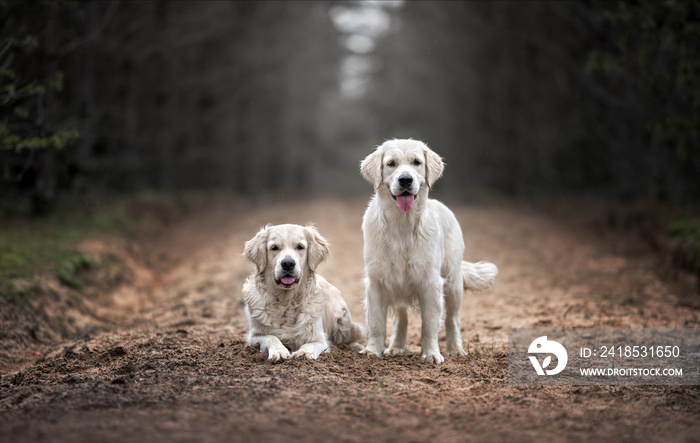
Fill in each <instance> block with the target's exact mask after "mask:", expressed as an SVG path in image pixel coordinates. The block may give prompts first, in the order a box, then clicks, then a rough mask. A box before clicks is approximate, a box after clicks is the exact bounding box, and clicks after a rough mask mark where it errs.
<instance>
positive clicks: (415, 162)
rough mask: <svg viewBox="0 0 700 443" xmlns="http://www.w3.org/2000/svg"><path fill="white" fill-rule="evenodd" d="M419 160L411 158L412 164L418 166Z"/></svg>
mask: <svg viewBox="0 0 700 443" xmlns="http://www.w3.org/2000/svg"><path fill="white" fill-rule="evenodd" d="M420 165H421V162H420V160H413V166H420Z"/></svg>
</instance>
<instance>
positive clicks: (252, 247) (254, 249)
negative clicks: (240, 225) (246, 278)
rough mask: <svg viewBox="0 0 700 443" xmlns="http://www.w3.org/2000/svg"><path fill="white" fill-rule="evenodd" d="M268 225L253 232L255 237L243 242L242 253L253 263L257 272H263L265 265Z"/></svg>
mask: <svg viewBox="0 0 700 443" xmlns="http://www.w3.org/2000/svg"><path fill="white" fill-rule="evenodd" d="M269 227H270V225H267V226H265V227H264V228H262V229H261V230H259V231H258V233H257V234H255V237H253V238H251V239H250V240H248V241H247V242H245V248H244V249H243V255H245V258H247V259H248V260H250V261H252V262H253V263H255V267H257V268H258V272H263V271H264V270H265V267H266V266H267V238H268V235H269V229H268V228H269Z"/></svg>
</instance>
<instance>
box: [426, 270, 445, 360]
mask: <svg viewBox="0 0 700 443" xmlns="http://www.w3.org/2000/svg"><path fill="white" fill-rule="evenodd" d="M432 280H433V281H432V284H428V286H427V287H426V288H425V290H423V291H422V292H421V295H420V313H421V355H420V358H421V360H423V361H424V362H426V363H435V364H438V363H442V362H444V361H445V358H444V357H443V356H442V354H440V346H439V345H438V333H439V332H440V320H441V318H442V305H443V298H444V296H443V290H442V284H443V283H442V279H441V278H440V275H439V273H438V274H437V277H436V278H433V279H432Z"/></svg>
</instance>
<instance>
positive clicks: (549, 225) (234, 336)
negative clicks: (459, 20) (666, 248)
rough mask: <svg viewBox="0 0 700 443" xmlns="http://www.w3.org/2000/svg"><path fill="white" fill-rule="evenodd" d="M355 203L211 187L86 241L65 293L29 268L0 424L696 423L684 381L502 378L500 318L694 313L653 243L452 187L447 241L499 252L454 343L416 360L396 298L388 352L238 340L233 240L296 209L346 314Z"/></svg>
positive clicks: (166, 435)
mask: <svg viewBox="0 0 700 443" xmlns="http://www.w3.org/2000/svg"><path fill="white" fill-rule="evenodd" d="M365 205H366V201H363V200H350V201H342V202H340V201H336V200H317V201H311V202H302V203H295V204H284V205H279V204H269V205H257V206H253V205H250V204H245V203H242V202H240V201H231V200H222V201H220V204H219V205H218V207H217V209H216V210H213V211H208V212H206V213H203V214H202V215H196V216H192V217H189V218H188V219H187V220H185V221H183V222H180V223H176V224H173V225H171V226H169V227H167V228H165V229H163V230H162V232H159V233H152V235H150V236H148V238H139V239H138V241H133V240H130V241H126V240H123V239H116V238H102V239H99V240H93V241H91V242H88V243H86V244H85V245H84V249H85V250H86V251H87V252H91V253H92V254H93V255H95V256H101V254H102V255H104V254H103V253H104V252H105V251H108V252H109V253H110V254H112V255H113V256H116V257H117V258H118V260H117V261H118V263H119V266H115V267H112V268H109V269H110V270H109V271H105V270H102V271H99V272H102V273H103V274H99V272H98V274H97V277H94V280H95V281H93V284H92V286H91V288H92V289H91V290H86V291H85V292H84V296H85V299H84V300H82V301H75V299H76V297H75V296H73V297H68V296H67V295H66V291H65V290H63V289H61V288H60V287H56V286H51V284H49V283H47V284H46V285H44V286H43V288H44V290H43V291H44V292H43V293H41V294H38V295H35V296H34V298H33V299H32V300H30V301H29V302H27V303H28V304H29V305H30V306H29V307H27V306H24V308H21V307H17V306H14V305H11V304H10V303H5V304H4V306H3V308H2V311H1V312H0V314H2V315H3V319H2V327H3V329H4V331H3V334H2V336H3V341H4V342H5V343H4V344H3V346H2V351H3V353H4V354H5V355H3V356H0V364H1V366H0V371H1V372H0V375H1V378H0V386H1V389H0V441H8V442H10V441H11V442H19V441H72V442H83V441H231V440H232V441H293V440H299V441H329V440H338V441H477V440H479V441H481V440H489V441H491V440H496V441H521V440H522V441H532V440H545V441H581V440H601V441H603V440H604V441H639V440H643V441H664V442H666V441H698V439H699V437H698V436H699V435H700V390H699V389H698V387H695V386H690V387H688V386H685V387H680V386H678V387H647V386H637V387H614V386H588V387H580V386H578V387H577V386H572V387H517V386H510V385H509V384H508V380H507V370H506V369H507V362H506V342H507V333H508V328H509V327H683V328H697V327H700V323H699V322H700V320H699V318H700V316H699V315H698V310H697V309H696V308H695V307H694V306H693V305H692V304H688V303H685V302H683V300H685V298H684V297H682V295H683V294H680V293H679V292H678V291H679V289H678V288H677V287H676V286H672V285H671V284H669V283H667V282H665V281H664V280H662V279H661V278H660V277H659V259H658V258H657V257H656V256H654V255H652V254H651V253H649V252H648V251H646V250H644V249H643V248H642V249H635V251H634V253H632V254H630V253H625V254H622V253H620V252H619V250H618V249H617V248H615V247H613V245H611V242H609V241H606V240H604V239H603V237H602V236H601V235H599V234H596V233H595V231H593V230H590V229H584V228H583V227H582V225H581V224H578V225H577V224H571V223H564V222H562V221H560V220H561V219H558V218H557V219H555V218H552V217H546V216H543V215H541V214H538V213H536V212H534V211H531V210H525V209H518V208H516V207H514V206H513V205H511V204H490V205H471V206H467V205H457V204H452V205H451V207H452V209H453V210H454V211H455V213H456V214H457V216H458V218H459V220H460V222H461V224H462V228H463V231H464V233H465V240H466V243H467V252H466V256H465V258H466V259H467V260H479V259H487V260H490V261H493V262H494V263H496V264H498V266H499V268H500V271H501V273H500V275H499V277H498V279H497V283H496V285H495V287H494V288H493V289H492V290H490V291H488V292H486V293H476V294H466V295H465V301H464V304H463V307H462V319H463V337H464V338H465V340H466V342H467V346H466V347H468V350H469V355H468V356H466V357H460V358H450V357H448V358H447V359H446V362H445V363H444V364H441V365H438V366H433V365H428V364H424V363H422V362H421V361H420V357H419V350H420V335H419V334H420V326H419V321H418V319H417V318H416V317H415V316H414V317H412V318H411V320H410V323H409V340H408V347H409V350H411V351H412V353H410V354H407V355H402V356H394V357H387V358H384V359H377V358H373V357H370V356H364V355H360V354H358V353H357V351H356V350H354V349H350V348H334V349H333V350H332V352H331V353H330V354H324V355H322V356H321V357H320V358H319V360H318V361H307V360H291V361H285V362H281V363H276V364H273V363H270V362H268V361H267V360H266V359H265V356H264V355H263V354H261V353H259V352H258V350H257V348H251V347H246V346H245V342H244V334H245V330H246V320H245V317H244V314H243V306H242V304H241V284H242V282H243V279H244V278H245V276H246V275H247V274H248V273H249V272H250V271H251V270H252V265H251V264H249V263H247V262H246V261H245V259H244V258H243V257H242V256H241V252H242V249H243V243H244V242H245V241H246V240H247V239H249V238H251V237H252V236H253V235H254V234H255V232H256V231H257V229H258V228H259V227H260V226H262V225H264V224H266V223H282V222H291V223H301V224H305V223H307V222H310V221H313V222H314V223H315V224H316V226H317V227H318V228H319V230H320V232H321V233H322V234H323V235H324V236H326V237H327V238H328V239H329V240H330V242H331V256H330V258H329V259H328V260H327V262H326V263H324V264H323V265H321V267H320V269H319V271H320V272H321V274H323V275H324V276H325V277H326V278H327V279H328V280H330V281H331V282H332V283H333V284H334V285H336V286H337V287H338V288H340V289H341V290H342V291H343V294H344V295H345V297H346V299H347V301H348V304H349V306H350V308H351V310H352V314H353V316H354V317H355V318H356V319H358V320H363V311H362V305H361V301H362V298H363V287H362V282H361V277H362V234H361V230H360V224H361V217H362V213H363V211H364V208H365ZM628 252H629V251H628ZM98 277H99V278H98ZM105 282H107V283H105ZM85 294H87V295H85ZM67 300H74V302H72V303H68V302H67ZM27 312H29V313H30V314H27ZM66 316H72V318H73V320H72V321H71V322H69V323H70V324H69V325H68V326H69V328H68V330H69V331H82V334H81V335H79V336H77V337H78V338H74V339H71V340H67V341H65V340H64V341H62V342H61V341H60V340H59V339H58V338H57V336H56V335H55V334H54V335H52V334H51V333H50V332H48V331H50V330H51V327H50V326H47V325H51V324H55V323H56V322H57V320H56V319H57V318H63V317H66ZM51 322H53V323H51ZM44 330H46V332H45V333H44V332H42V331H44ZM85 331H87V333H86V332H85ZM10 342H11V343H10ZM442 346H443V347H444V341H443V343H442Z"/></svg>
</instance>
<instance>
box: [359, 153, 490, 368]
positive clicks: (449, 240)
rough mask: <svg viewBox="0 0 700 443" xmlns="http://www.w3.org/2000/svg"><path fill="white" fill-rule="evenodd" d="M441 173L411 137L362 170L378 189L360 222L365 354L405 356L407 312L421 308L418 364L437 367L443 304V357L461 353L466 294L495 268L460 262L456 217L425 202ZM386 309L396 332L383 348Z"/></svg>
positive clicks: (486, 283)
mask: <svg viewBox="0 0 700 443" xmlns="http://www.w3.org/2000/svg"><path fill="white" fill-rule="evenodd" d="M443 169H444V163H443V162H442V159H441V158H440V156H439V155H437V154H436V153H435V152H433V151H432V150H430V149H429V148H428V147H427V146H426V145H425V144H424V143H422V142H420V141H417V140H412V139H408V140H397V139H394V140H388V141H386V142H384V143H383V144H382V145H380V146H379V147H378V148H377V149H376V150H375V151H374V152H373V153H372V154H370V155H369V156H367V158H365V159H364V160H363V161H362V163H361V165H360V170H361V172H362V175H363V176H364V177H365V179H367V180H368V181H369V182H371V183H372V184H373V185H374V188H375V194H374V196H373V197H372V199H371V201H370V202H369V206H368V207H367V210H366V212H365V215H364V218H363V220H362V231H363V234H364V260H365V312H366V316H367V317H366V319H367V327H368V329H369V331H368V338H367V346H366V347H365V348H364V349H363V350H362V351H361V352H362V353H368V354H374V355H377V356H381V355H382V354H400V353H404V352H405V351H406V328H407V325H408V317H407V312H406V309H407V308H408V307H419V308H420V314H421V323H422V324H421V359H422V360H423V361H426V362H431V363H442V362H443V361H445V359H444V357H443V356H442V354H440V348H439V346H438V332H439V330H440V322H441V317H442V313H443V305H444V308H445V329H446V331H445V333H446V342H447V343H446V345H447V346H446V347H447V349H446V350H447V355H465V354H466V352H465V351H464V349H463V348H462V337H461V334H460V318H459V307H460V305H461V304H462V295H463V291H464V290H465V289H478V290H483V289H487V288H489V287H490V286H491V285H492V284H493V282H494V280H495V278H496V275H497V274H498V268H497V267H496V266H495V265H494V264H492V263H488V262H478V263H469V262H466V261H463V260H462V257H463V254H464V240H463V239H462V230H461V229H460V226H459V223H458V222H457V218H456V217H455V216H454V214H453V213H452V211H450V210H449V209H448V208H447V207H446V206H445V205H444V204H442V203H440V202H439V201H437V200H432V199H429V198H428V191H429V189H430V187H431V186H432V185H433V183H434V182H435V180H437V179H438V178H440V176H442V172H443ZM389 308H391V309H392V310H393V313H394V327H393V333H392V335H391V340H390V343H389V348H388V349H387V350H386V351H385V350H384V340H385V335H386V316H387V312H388V310H389Z"/></svg>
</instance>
